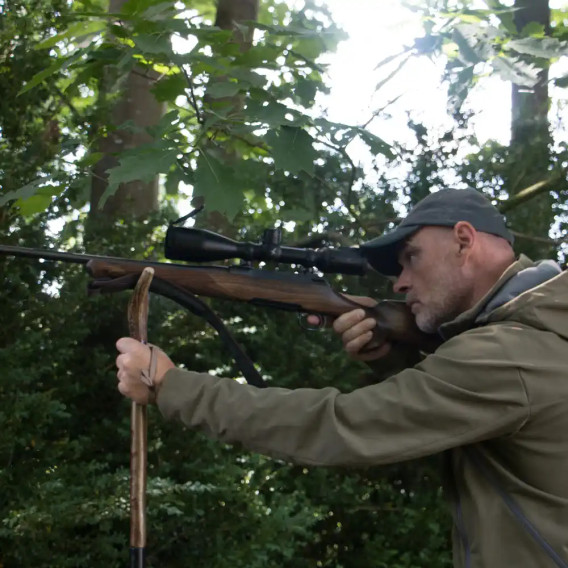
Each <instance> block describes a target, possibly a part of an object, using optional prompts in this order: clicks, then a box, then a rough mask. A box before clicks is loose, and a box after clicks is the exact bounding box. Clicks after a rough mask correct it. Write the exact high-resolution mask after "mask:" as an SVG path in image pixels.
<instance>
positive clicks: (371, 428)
mask: <svg viewBox="0 0 568 568" xmlns="http://www.w3.org/2000/svg"><path fill="white" fill-rule="evenodd" d="M497 327H499V326H487V327H484V328H479V329H476V330H472V331H469V332H466V333H463V334H461V335H459V336H457V337H455V338H453V339H451V340H449V341H448V342H446V343H445V344H444V345H442V346H441V347H440V348H439V349H438V350H437V351H436V352H435V353H433V354H431V355H429V356H428V357H426V359H424V360H423V361H422V362H421V363H419V364H417V365H416V366H415V367H414V368H411V369H406V370H404V371H402V372H401V373H398V374H397V375H394V376H392V377H390V378H389V379H387V380H386V381H383V382H382V383H379V384H375V385H371V386H368V387H365V388H361V389H358V390H355V391H353V392H350V393H340V392H339V391H338V390H337V389H335V388H324V389H309V388H300V389H296V390H288V389H283V388H275V387H271V388H266V389H258V388H256V387H253V386H250V385H243V384H240V383H238V382H237V381H234V380H231V379H223V378H218V377H213V376H211V375H208V374H203V373H202V374H200V373H194V372H190V371H183V370H179V369H172V370H170V371H168V373H167V374H166V376H165V379H164V382H163V384H162V387H161V389H160V392H159V395H158V406H159V408H160V411H161V412H162V414H163V415H164V417H165V418H166V419H172V418H177V419H179V420H181V421H182V422H183V423H184V424H185V425H186V426H189V427H193V428H199V429H200V430H202V431H204V432H205V433H207V434H208V435H210V436H212V437H215V438H218V439H220V440H223V441H226V442H231V443H232V442H240V443H241V444H243V445H244V446H245V447H246V448H248V449H250V450H252V451H256V452H259V453H263V454H266V455H270V456H273V457H278V458H282V459H286V460H288V461H292V462H296V463H302V464H312V465H379V464H387V463H392V462H398V461H403V460H408V459H413V458H418V457H421V456H425V455H429V454H434V453H438V452H440V451H442V450H445V449H448V448H451V447H455V446H459V445H464V444H468V443H473V442H477V441H481V440H483V439H486V438H489V437H495V436H499V435H504V434H508V433H512V432H514V431H516V430H517V429H519V428H520V427H521V426H522V425H523V424H524V422H525V421H526V419H527V418H528V416H529V404H528V400H527V396H526V392H525V388H524V385H523V382H522V380H521V378H520V374H519V370H518V369H517V368H516V367H515V365H514V364H513V362H512V361H513V359H512V358H510V357H509V354H508V353H507V345H506V340H505V344H503V335H506V334H503V333H498V332H497V331H496V328H497Z"/></svg>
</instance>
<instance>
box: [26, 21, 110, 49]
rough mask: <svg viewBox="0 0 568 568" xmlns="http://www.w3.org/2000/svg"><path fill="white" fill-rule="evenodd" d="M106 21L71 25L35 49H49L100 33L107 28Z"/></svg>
mask: <svg viewBox="0 0 568 568" xmlns="http://www.w3.org/2000/svg"><path fill="white" fill-rule="evenodd" d="M106 25H107V24H106V21H104V20H92V21H80V22H75V23H73V24H71V25H70V26H69V27H68V28H67V29H66V30H65V31H63V32H61V33H59V34H57V35H54V36H52V37H50V38H47V39H46V40H43V41H41V42H40V43H38V44H37V45H36V46H35V47H34V49H47V48H50V47H53V46H54V45H56V44H57V43H59V42H60V41H63V40H65V39H69V40H78V39H82V38H85V37H87V36H90V35H94V34H97V33H99V32H100V31H101V30H104V29H105V28H106Z"/></svg>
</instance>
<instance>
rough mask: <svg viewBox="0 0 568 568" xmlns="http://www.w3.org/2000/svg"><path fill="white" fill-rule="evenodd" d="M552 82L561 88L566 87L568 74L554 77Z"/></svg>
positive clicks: (567, 85)
mask: <svg viewBox="0 0 568 568" xmlns="http://www.w3.org/2000/svg"><path fill="white" fill-rule="evenodd" d="M554 84H555V85H556V86H557V87H560V88H561V89H565V88H566V87H568V75H564V77H559V78H558V79H554Z"/></svg>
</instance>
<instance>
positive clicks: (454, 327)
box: [438, 254, 534, 341]
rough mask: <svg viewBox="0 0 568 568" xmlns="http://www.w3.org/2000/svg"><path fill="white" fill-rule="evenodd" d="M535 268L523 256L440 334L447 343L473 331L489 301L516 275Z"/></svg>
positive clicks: (530, 261) (446, 324)
mask: <svg viewBox="0 0 568 568" xmlns="http://www.w3.org/2000/svg"><path fill="white" fill-rule="evenodd" d="M531 266H534V263H533V261H532V260H531V259H530V258H529V257H527V256H525V255H524V254H521V255H520V256H519V258H518V259H517V260H516V261H515V262H513V264H511V265H510V266H509V267H508V268H507V269H506V270H505V272H503V274H501V276H500V277H499V279H498V280H497V282H495V284H494V285H493V286H492V287H491V289H490V290H489V291H488V292H487V294H485V296H483V298H481V300H479V302H477V304H475V306H473V307H472V308H470V309H469V310H467V311H465V312H462V313H461V314H460V315H459V316H458V317H456V318H455V319H453V320H452V321H449V322H446V323H444V324H442V325H441V326H440V328H439V329H438V333H439V334H440V335H441V337H442V338H443V339H444V340H445V341H446V340H448V339H451V338H452V337H454V336H455V335H459V334H460V333H463V332H464V331H467V330H468V329H471V328H472V327H473V325H474V324H475V321H476V319H477V317H478V316H479V315H480V314H481V313H482V312H483V310H484V308H485V306H486V305H487V304H488V303H489V301H490V300H491V299H492V298H493V297H494V296H495V294H497V292H498V291H499V290H500V289H501V288H502V287H503V286H504V285H505V284H506V283H507V282H508V281H509V280H510V279H511V278H512V277H513V276H515V275H517V274H518V273H519V272H520V271H521V270H524V269H525V268H530V267H531Z"/></svg>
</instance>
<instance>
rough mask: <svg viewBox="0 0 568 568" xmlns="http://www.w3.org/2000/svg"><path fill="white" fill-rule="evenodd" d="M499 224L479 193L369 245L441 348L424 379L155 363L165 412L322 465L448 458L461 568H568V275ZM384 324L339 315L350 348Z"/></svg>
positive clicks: (434, 208)
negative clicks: (533, 257) (344, 384)
mask: <svg viewBox="0 0 568 568" xmlns="http://www.w3.org/2000/svg"><path fill="white" fill-rule="evenodd" d="M512 241H513V238H512V236H511V234H510V232H509V231H508V229H507V227H506V226H505V222H504V220H503V218H502V217H501V215H499V213H498V211H497V210H496V209H495V208H494V207H493V206H492V205H491V204H490V203H489V202H488V201H487V200H486V199H485V198H484V197H483V196H482V195H481V194H480V193H478V192H476V191H474V190H444V191H440V192H437V193H434V194H431V195H429V196H428V197H426V198H425V199H424V200H422V201H421V202H420V203H419V204H418V205H416V207H415V208H414V209H413V210H412V211H411V212H410V214H409V215H408V216H407V218H406V219H405V220H404V221H403V222H402V223H401V224H400V225H399V226H398V227H397V228H396V229H395V230H394V231H393V232H392V233H389V234H386V235H383V236H381V237H379V238H378V239H375V240H373V241H370V242H369V243H366V244H364V245H362V249H363V250H364V251H365V252H366V254H367V256H368V258H369V261H370V263H371V264H372V265H373V266H374V267H375V268H376V269H377V270H378V271H379V272H381V273H383V274H386V275H391V276H396V277H397V279H396V283H395V285H394V288H395V291H397V292H400V293H403V294H405V295H406V301H407V303H408V305H409V307H410V309H411V310H412V313H413V314H414V316H415V318H416V322H417V324H418V326H419V327H420V328H421V329H422V330H423V331H426V332H430V333H434V332H436V333H439V334H440V336H441V337H442V339H443V343H442V344H441V346H440V347H439V348H438V349H437V350H436V351H435V352H434V353H432V354H429V355H427V356H426V357H425V358H424V359H423V360H422V361H421V362H420V363H418V364H417V365H416V366H414V367H412V368H408V369H405V370H403V371H402V372H400V373H398V374H396V375H394V376H392V377H390V378H389V379H387V380H386V381H383V382H381V383H379V384H376V385H371V386H368V387H365V388H362V389H359V390H356V391H354V392H351V393H348V394H342V393H340V392H338V391H337V390H336V389H334V388H331V387H330V388H325V389H297V390H293V391H292V390H287V389H281V388H267V389H256V388H254V387H252V386H248V385H241V384H239V383H238V382H236V381H232V380H229V379H223V378H218V377H212V376H209V375H207V374H203V373H202V374H198V373H193V372H188V371H182V370H179V369H176V368H175V367H174V364H173V363H172V362H171V361H170V360H169V358H168V357H167V356H166V355H165V354H163V353H162V352H158V353H157V355H156V361H157V372H156V374H155V379H154V381H155V385H156V390H157V399H156V400H157V405H158V407H159V409H160V411H161V412H162V414H163V415H164V416H165V417H166V418H168V419H170V418H177V419H179V420H181V421H182V422H183V423H184V424H186V425H187V426H191V427H198V428H200V429H202V430H204V431H205V432H207V433H208V434H209V435H211V436H214V437H216V438H219V439H221V440H224V441H228V442H236V441H238V442H241V443H242V444H243V445H245V446H246V447H248V448H249V449H251V450H253V451H257V452H261V453H265V454H268V455H271V456H278V457H281V458H284V459H287V460H290V461H294V462H298V463H304V464H312V465H318V464H323V465H361V466H368V465H380V464H387V463H392V462H397V461H403V460H409V459H413V458H418V457H421V456H425V455H429V454H434V453H439V452H445V453H446V454H445V455H446V457H447V465H448V471H447V474H448V476H447V477H448V480H449V483H448V485H449V487H448V490H449V493H450V495H451V499H452V505H453V511H454V519H455V530H454V546H453V548H454V550H453V552H454V564H455V566H459V567H471V568H503V567H531V568H533V567H537V568H540V567H542V568H545V567H552V566H562V567H568V274H567V273H563V272H561V270H560V268H559V267H558V265H557V264H556V263H554V262H552V261H544V262H541V263H537V264H535V263H532V262H531V261H530V260H529V259H527V258H526V257H523V256H521V257H520V258H519V259H518V260H517V261H515V258H514V254H513V249H512V246H511V245H512ZM374 325H375V322H374V321H373V320H370V319H369V318H366V317H365V315H364V312H363V310H354V311H352V312H349V313H347V314H344V315H342V316H341V317H339V318H338V319H337V320H336V321H335V324H334V327H335V330H336V331H337V332H339V333H341V334H342V339H343V342H344V344H345V348H346V350H347V351H348V352H349V353H350V354H352V355H354V356H355V357H357V358H359V359H363V360H370V359H373V358H377V357H379V356H384V355H385V354H386V353H387V352H388V350H389V346H388V345H382V346H378V347H377V348H375V349H374V351H371V352H370V353H369V352H366V351H363V352H362V351H361V350H362V349H363V348H364V346H365V345H366V344H367V343H368V342H369V341H370V340H371V338H372V328H373V326H374ZM117 346H118V349H119V351H120V352H121V355H119V357H118V359H117V366H118V369H119V370H118V378H119V390H120V392H122V393H123V394H124V395H126V396H128V397H130V398H132V399H133V400H136V401H137V402H140V403H145V402H148V400H149V399H150V397H151V396H154V395H153V394H152V393H151V392H150V391H149V389H148V387H146V386H145V384H144V383H142V382H141V381H140V374H141V371H142V370H144V369H148V367H149V360H150V354H149V349H148V347H146V346H144V345H141V344H139V343H137V342H135V341H134V340H132V339H128V338H123V339H120V340H119V341H118V343H117Z"/></svg>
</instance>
